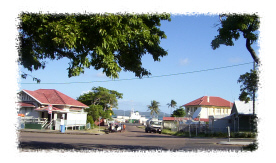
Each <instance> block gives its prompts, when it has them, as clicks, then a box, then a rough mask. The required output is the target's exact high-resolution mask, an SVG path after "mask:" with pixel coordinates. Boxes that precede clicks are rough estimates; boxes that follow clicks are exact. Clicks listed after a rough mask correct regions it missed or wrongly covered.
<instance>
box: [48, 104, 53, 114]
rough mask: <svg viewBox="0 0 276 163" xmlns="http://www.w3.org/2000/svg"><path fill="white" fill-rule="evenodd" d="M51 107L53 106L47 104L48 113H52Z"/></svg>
mask: <svg viewBox="0 0 276 163" xmlns="http://www.w3.org/2000/svg"><path fill="white" fill-rule="evenodd" d="M52 108H53V107H52V105H49V106H48V114H52Z"/></svg>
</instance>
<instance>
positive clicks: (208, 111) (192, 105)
mask: <svg viewBox="0 0 276 163" xmlns="http://www.w3.org/2000/svg"><path fill="white" fill-rule="evenodd" d="M183 106H184V107H185V112H186V116H191V117H192V118H193V119H195V118H200V119H208V118H209V116H220V117H226V116H228V115H230V113H231V108H232V106H233V103H232V102H230V101H227V100H225V99H223V98H220V97H215V96H203V97H200V98H198V99H196V100H193V101H191V102H189V103H187V104H185V105H183Z"/></svg>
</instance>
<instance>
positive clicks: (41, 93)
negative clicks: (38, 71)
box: [23, 89, 88, 107]
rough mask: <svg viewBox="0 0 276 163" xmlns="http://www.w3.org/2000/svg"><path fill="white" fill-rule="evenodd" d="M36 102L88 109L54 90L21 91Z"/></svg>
mask: <svg viewBox="0 0 276 163" xmlns="http://www.w3.org/2000/svg"><path fill="white" fill-rule="evenodd" d="M23 91H24V92H26V93H27V94H29V95H30V96H32V97H33V98H35V99H36V100H37V101H38V102H40V103H42V104H54V105H71V106H78V107H88V106H87V105H85V104H83V103H81V102H79V101H77V100H75V99H73V98H71V97H69V96H67V95H65V94H63V93H61V92H59V91H57V90H55V89H38V90H35V91H29V90H23Z"/></svg>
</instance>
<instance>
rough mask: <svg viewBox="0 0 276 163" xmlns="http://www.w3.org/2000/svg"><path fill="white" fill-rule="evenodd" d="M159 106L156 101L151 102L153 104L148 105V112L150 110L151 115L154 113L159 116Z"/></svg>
mask: <svg viewBox="0 0 276 163" xmlns="http://www.w3.org/2000/svg"><path fill="white" fill-rule="evenodd" d="M159 106H160V103H159V102H157V101H155V100H153V101H151V104H150V105H148V111H149V110H150V115H153V114H154V113H155V114H159V112H160V110H159Z"/></svg>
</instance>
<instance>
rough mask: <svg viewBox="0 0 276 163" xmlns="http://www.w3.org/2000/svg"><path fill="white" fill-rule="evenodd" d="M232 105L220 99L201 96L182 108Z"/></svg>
mask: <svg viewBox="0 0 276 163" xmlns="http://www.w3.org/2000/svg"><path fill="white" fill-rule="evenodd" d="M232 105H233V103H232V102H230V101H227V100H225V99H223V98H220V97H214V96H203V97H200V98H198V99H196V100H194V101H192V102H189V103H187V104H185V105H184V106H226V107H232Z"/></svg>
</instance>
